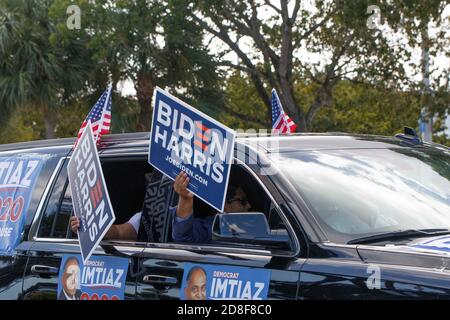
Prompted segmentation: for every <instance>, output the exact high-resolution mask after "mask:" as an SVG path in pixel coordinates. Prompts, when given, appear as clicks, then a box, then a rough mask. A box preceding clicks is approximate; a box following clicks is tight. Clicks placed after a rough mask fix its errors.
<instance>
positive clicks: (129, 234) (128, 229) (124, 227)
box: [70, 216, 137, 241]
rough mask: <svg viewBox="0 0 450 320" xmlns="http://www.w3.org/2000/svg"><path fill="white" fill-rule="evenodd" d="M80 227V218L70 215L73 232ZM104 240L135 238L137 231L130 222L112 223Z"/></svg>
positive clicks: (132, 239)
mask: <svg viewBox="0 0 450 320" xmlns="http://www.w3.org/2000/svg"><path fill="white" fill-rule="evenodd" d="M79 228H80V219H78V217H76V216H72V217H70V229H71V230H72V232H73V233H77V231H78V229H79ZM103 239H105V240H130V241H136V240H137V233H136V230H134V227H133V226H132V225H131V224H130V223H122V224H113V225H112V226H111V227H110V228H109V230H108V231H107V232H106V234H105V237H104V238H103Z"/></svg>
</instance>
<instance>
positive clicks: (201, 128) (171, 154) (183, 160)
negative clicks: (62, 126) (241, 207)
mask: <svg viewBox="0 0 450 320" xmlns="http://www.w3.org/2000/svg"><path fill="white" fill-rule="evenodd" d="M155 92H156V93H155V99H154V101H155V105H154V109H153V123H152V131H151V135H150V150H149V158H148V161H149V163H150V164H151V165H152V166H154V167H155V168H157V169H158V170H159V171H161V172H162V173H164V174H165V175H167V176H168V177H169V178H171V179H172V180H175V178H176V176H177V175H178V174H179V173H180V171H184V172H186V173H187V174H188V176H189V178H190V183H189V185H188V190H189V191H191V192H192V193H194V194H195V195H196V196H197V197H199V198H200V199H202V200H203V201H205V202H207V203H208V204H209V205H211V206H212V207H214V208H216V209H217V210H218V211H220V212H223V207H224V204H225V194H226V190H227V187H228V179H229V174H230V168H231V159H232V158H231V157H232V153H233V149H234V140H235V132H234V131H233V130H231V129H230V128H228V127H226V126H224V125H223V124H221V123H220V122H218V121H216V120H214V119H212V118H211V117H209V116H207V115H206V114H204V113H202V112H200V111H198V110H196V109H195V108H193V107H192V106H190V105H188V104H187V103H185V102H183V101H181V100H179V99H177V98H176V97H174V96H172V95H170V94H169V93H167V92H165V91H164V90H162V89H160V88H156V91H155Z"/></svg>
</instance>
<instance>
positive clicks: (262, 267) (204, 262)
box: [137, 164, 305, 300]
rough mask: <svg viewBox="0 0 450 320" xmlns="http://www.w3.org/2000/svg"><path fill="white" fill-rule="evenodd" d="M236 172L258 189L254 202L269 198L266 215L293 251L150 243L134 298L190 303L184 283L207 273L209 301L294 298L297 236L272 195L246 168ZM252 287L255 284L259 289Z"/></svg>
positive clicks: (300, 257) (299, 260)
mask: <svg viewBox="0 0 450 320" xmlns="http://www.w3.org/2000/svg"><path fill="white" fill-rule="evenodd" d="M240 167H241V168H243V170H244V171H245V172H246V173H247V174H248V175H249V176H250V177H251V179H252V180H251V181H250V185H253V187H254V188H256V186H259V187H260V188H261V190H262V192H263V193H264V194H262V193H261V192H257V194H256V197H257V198H264V197H267V199H269V203H270V205H269V208H268V209H267V210H269V211H270V215H272V214H277V215H279V218H280V219H281V220H279V221H283V222H284V226H285V227H286V229H287V230H286V231H288V233H289V237H290V238H291V243H292V244H293V246H292V247H291V248H290V249H289V250H286V251H283V250H280V251H277V252H276V251H274V250H272V249H270V248H265V247H263V246H255V245H252V244H251V243H240V244H237V243H232V242H229V243H223V242H221V243H214V242H213V243H210V244H183V243H173V242H170V241H168V242H166V243H149V244H147V247H146V248H145V249H144V251H143V253H142V254H141V259H140V261H139V266H140V271H139V276H138V279H137V280H138V283H137V298H138V299H190V298H195V297H194V296H193V295H190V296H189V292H191V290H192V288H191V287H190V288H188V282H189V281H188V279H190V277H191V276H192V277H193V274H194V272H197V274H201V272H204V273H206V274H207V276H206V278H207V282H208V284H207V285H206V292H207V296H208V299H209V298H211V299H215V298H226V299H235V298H237V299H248V298H251V299H253V298H255V299H259V298H263V299H265V298H268V299H283V300H284V299H295V298H296V297H297V292H298V284H299V270H300V269H301V266H302V264H303V263H304V262H305V259H304V254H305V250H304V248H300V242H299V240H298V236H297V235H296V234H295V233H294V231H293V228H292V226H291V225H290V222H289V221H290V220H289V219H288V218H287V217H286V216H285V213H284V212H282V211H281V210H280V208H279V206H278V204H277V202H276V201H275V199H274V196H273V195H272V194H270V193H269V192H268V190H267V188H266V187H265V185H264V184H263V183H262V182H261V181H260V180H259V178H258V177H257V176H256V174H254V173H253V172H251V171H250V169H249V168H248V167H245V166H244V165H243V164H241V166H240ZM273 189H274V190H275V188H273ZM174 204H176V201H175V202H174ZM260 207H261V206H260ZM194 210H195V209H194ZM266 213H269V212H266ZM270 220H274V221H275V220H276V219H273V218H270ZM166 221H168V223H169V225H168V228H167V229H166V230H168V233H167V234H166V236H167V237H166V239H170V224H171V219H170V218H169V219H166ZM274 225H275V224H274ZM219 278H220V280H219ZM219 281H220V288H219V287H218V286H219ZM256 282H258V283H259V285H260V286H259V287H258V285H257V284H256ZM225 283H226V284H225ZM249 283H250V285H253V284H254V287H252V288H251V289H248V288H249V287H246V286H247V285H248V284H249ZM261 283H263V285H261ZM265 286H266V287H267V290H266V292H265V294H263V295H261V292H258V289H260V288H262V287H265ZM257 287H258V288H257ZM249 290H250V291H249ZM211 293H212V294H211ZM256 293H258V294H256ZM203 298H205V296H203Z"/></svg>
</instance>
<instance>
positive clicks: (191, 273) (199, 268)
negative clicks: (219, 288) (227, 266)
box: [186, 266, 206, 282]
mask: <svg viewBox="0 0 450 320" xmlns="http://www.w3.org/2000/svg"><path fill="white" fill-rule="evenodd" d="M197 270H200V271H202V272H203V273H204V274H205V276H206V271H205V269H203V268H202V267H199V266H195V267H192V268H191V270H189V273H188V275H187V277H186V282H189V280H191V278H192V275H193V274H194V272H195V271H197Z"/></svg>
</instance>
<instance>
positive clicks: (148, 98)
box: [134, 73, 155, 131]
mask: <svg viewBox="0 0 450 320" xmlns="http://www.w3.org/2000/svg"><path fill="white" fill-rule="evenodd" d="M134 88H135V89H136V96H137V99H138V103H139V106H140V107H141V111H140V113H139V120H138V123H137V126H136V130H137V131H150V128H151V120H152V119H151V118H152V112H151V105H152V97H153V90H154V88H155V85H154V84H153V79H152V77H151V76H150V75H148V74H143V73H140V74H138V76H137V82H136V83H135V85H134Z"/></svg>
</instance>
